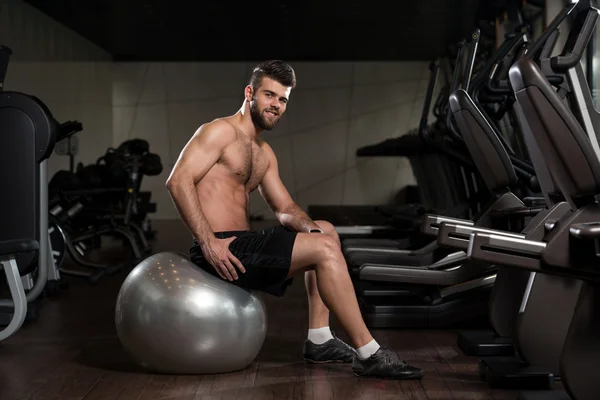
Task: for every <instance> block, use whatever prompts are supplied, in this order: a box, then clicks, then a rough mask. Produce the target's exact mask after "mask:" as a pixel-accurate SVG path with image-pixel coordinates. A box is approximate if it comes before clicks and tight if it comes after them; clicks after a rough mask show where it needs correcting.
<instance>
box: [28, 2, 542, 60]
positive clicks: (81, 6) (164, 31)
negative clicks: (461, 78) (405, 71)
mask: <svg viewBox="0 0 600 400" xmlns="http://www.w3.org/2000/svg"><path fill="white" fill-rule="evenodd" d="M26 2H27V3H29V4H31V5H33V6H35V7H37V8H38V9H40V10H41V11H43V12H44V13H46V14H48V15H49V16H50V17H52V18H54V19H56V20H57V21H59V22H61V23H63V24H65V25H66V26H68V27H69V28H71V29H73V30H75V31H76V32H78V33H79V34H81V35H82V36H84V37H85V38H87V39H88V40H90V41H92V42H94V43H95V44H97V45H99V46H100V47H102V48H103V49H105V50H107V51H108V52H110V53H111V54H112V55H113V57H114V59H115V60H116V61H219V60H231V61H240V60H259V59H266V58H282V59H286V60H340V61H341V60H430V59H432V58H435V57H437V56H439V55H441V54H443V53H444V52H445V51H446V50H447V48H448V44H451V43H453V42H456V41H458V40H459V39H460V38H461V37H464V36H465V35H468V34H469V33H470V32H471V31H473V29H475V28H476V27H477V28H480V29H482V33H483V35H484V36H485V37H490V38H493V35H494V34H495V28H494V20H495V18H496V17H497V16H502V15H506V14H505V13H506V12H509V13H510V11H511V10H514V9H515V8H518V9H519V10H522V9H523V5H524V4H525V14H526V12H531V10H533V12H535V9H536V7H537V6H543V3H544V0H536V1H532V0H529V1H524V0H416V1H412V0H385V1H383V0H379V1H377V0H344V1H342V0H333V1H327V0H319V1H317V0H310V1H301V0H300V1H299V0H275V1H272V2H267V1H263V2H260V1H243V2H227V1H218V0H217V1H181V0H52V1H48V0H26Z"/></svg>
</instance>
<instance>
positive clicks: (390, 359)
mask: <svg viewBox="0 0 600 400" xmlns="http://www.w3.org/2000/svg"><path fill="white" fill-rule="evenodd" d="M382 356H383V360H384V361H385V363H386V364H390V365H398V366H400V367H406V366H407V365H408V364H407V362H406V361H404V360H403V359H402V358H400V356H398V354H396V352H395V351H391V350H389V349H385V350H384V351H383V352H382Z"/></svg>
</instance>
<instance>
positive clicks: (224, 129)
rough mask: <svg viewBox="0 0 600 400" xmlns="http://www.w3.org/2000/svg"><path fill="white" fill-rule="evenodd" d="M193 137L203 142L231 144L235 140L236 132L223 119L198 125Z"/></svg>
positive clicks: (233, 127)
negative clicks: (201, 139)
mask: <svg viewBox="0 0 600 400" xmlns="http://www.w3.org/2000/svg"><path fill="white" fill-rule="evenodd" d="M194 136H196V138H203V139H204V140H209V141H219V142H224V143H225V142H232V141H234V140H235V139H236V138H237V130H236V129H235V126H233V125H232V124H231V123H230V122H228V121H227V120H226V119H225V118H217V119H214V120H212V121H210V122H207V123H204V124H202V125H200V127H199V128H198V129H197V130H196V133H195V135H194Z"/></svg>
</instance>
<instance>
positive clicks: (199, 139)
mask: <svg viewBox="0 0 600 400" xmlns="http://www.w3.org/2000/svg"><path fill="white" fill-rule="evenodd" d="M233 140H235V131H234V130H232V129H231V126H230V124H227V123H225V122H213V123H210V124H208V125H203V126H202V127H200V128H199V129H198V131H196V133H194V136H193V137H192V138H191V139H190V141H189V142H188V143H187V144H186V145H185V147H184V148H183V150H182V151H181V154H180V155H179V158H178V159H177V162H176V163H175V166H174V167H173V171H171V174H170V176H169V178H168V179H167V182H166V186H167V190H168V191H169V194H170V195H171V198H172V199H173V202H174V203H175V207H176V208H177V211H178V212H179V215H180V216H181V218H182V219H183V221H184V223H185V224H186V226H187V227H188V229H189V230H190V232H191V233H192V235H193V236H194V238H195V239H196V240H197V241H198V243H199V244H200V245H201V246H203V245H205V244H209V243H211V242H212V241H213V240H214V239H215V236H214V233H213V231H212V229H211V227H210V225H209V224H208V221H207V220H206V217H205V216H204V213H203V212H202V208H201V206H200V202H199V200H198V196H197V194H196V184H197V183H198V182H199V181H200V180H201V179H202V178H203V177H204V176H205V175H206V173H207V172H208V171H209V170H210V169H211V168H212V166H213V165H214V164H215V163H216V162H217V161H218V160H219V158H220V157H221V155H222V154H223V151H224V150H225V148H226V147H227V146H228V145H229V144H230V143H232V142H233Z"/></svg>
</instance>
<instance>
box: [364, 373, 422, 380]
mask: <svg viewBox="0 0 600 400" xmlns="http://www.w3.org/2000/svg"><path fill="white" fill-rule="evenodd" d="M354 375H355V376H358V377H359V378H367V379H388V380H396V381H405V380H415V379H421V378H423V377H424V376H425V373H423V372H420V373H416V374H412V375H405V376H377V375H359V374H357V373H356V372H354Z"/></svg>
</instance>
